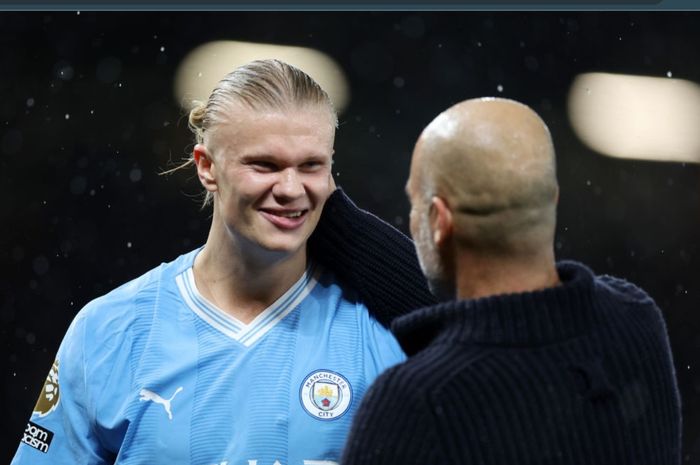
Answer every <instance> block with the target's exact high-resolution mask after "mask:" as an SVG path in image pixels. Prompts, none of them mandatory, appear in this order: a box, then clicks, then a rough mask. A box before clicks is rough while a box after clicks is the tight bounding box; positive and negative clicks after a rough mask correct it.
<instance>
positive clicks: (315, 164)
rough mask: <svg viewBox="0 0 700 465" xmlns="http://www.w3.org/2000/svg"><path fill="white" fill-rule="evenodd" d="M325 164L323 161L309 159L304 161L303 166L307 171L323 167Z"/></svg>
mask: <svg viewBox="0 0 700 465" xmlns="http://www.w3.org/2000/svg"><path fill="white" fill-rule="evenodd" d="M322 166H323V163H321V162H320V161H307V162H306V163H302V165H301V168H302V169H304V170H307V171H313V170H317V169H319V168H321V167H322Z"/></svg>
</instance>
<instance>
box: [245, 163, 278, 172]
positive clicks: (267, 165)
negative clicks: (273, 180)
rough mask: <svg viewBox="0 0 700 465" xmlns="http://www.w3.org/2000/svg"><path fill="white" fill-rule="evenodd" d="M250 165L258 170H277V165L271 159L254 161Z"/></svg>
mask: <svg viewBox="0 0 700 465" xmlns="http://www.w3.org/2000/svg"><path fill="white" fill-rule="evenodd" d="M250 165H252V166H253V168H255V169H256V170H258V171H275V170H276V169H277V166H276V165H275V164H274V163H272V162H269V161H254V162H251V163H250Z"/></svg>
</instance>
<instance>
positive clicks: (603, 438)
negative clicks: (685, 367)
mask: <svg viewBox="0 0 700 465" xmlns="http://www.w3.org/2000/svg"><path fill="white" fill-rule="evenodd" d="M558 271H559V276H560V278H561V280H562V285H561V286H557V287H555V288H550V289H546V290H542V291H537V292H530V293H522V294H510V295H500V296H492V297H488V298H483V299H477V300H467V301H456V302H450V303H444V304H440V305H437V306H433V307H428V308H423V309H420V310H416V311H415V312H412V313H411V314H409V315H407V316H405V317H402V318H399V319H397V320H396V321H395V322H394V325H393V329H394V331H395V333H396V335H397V336H398V338H399V342H400V343H401V345H402V347H403V348H404V350H405V351H406V352H407V354H408V355H409V356H410V358H409V359H408V361H407V362H405V363H403V364H401V365H399V366H396V367H394V368H392V369H390V370H388V371H387V372H385V373H384V374H383V375H381V376H380V377H379V378H378V379H377V381H375V383H374V384H373V385H372V387H371V388H370V390H369V392H368V393H367V394H366V396H365V398H364V400H363V401H362V404H361V407H360V410H359V412H358V413H357V416H356V417H355V422H354V424H353V428H352V431H351V434H350V437H349V440H348V444H347V449H346V451H345V455H344V457H343V465H355V464H363V465H369V464H397V465H399V464H400V465H406V464H459V465H469V464H483V465H491V464H494V465H495V464H498V465H520V464H523V465H524V464H528V465H535V464H538V465H540V464H541V465H545V464H562V465H577V464H581V465H583V464H586V465H594V464H595V465H608V464H609V465H625V464H627V465H677V464H679V463H680V457H681V451H680V444H681V442H680V434H681V418H680V399H679V394H678V389H677V386H676V380H675V374H674V368H673V363H672V359H671V352H670V347H669V343H668V337H667V334H666V327H665V324H664V321H663V318H662V316H661V312H660V311H659V309H658V308H657V307H656V305H655V304H654V302H653V301H652V299H651V298H650V297H649V296H647V295H646V294H645V293H644V292H643V291H642V290H640V289H638V288H637V287H635V286H634V285H632V284H630V283H627V282H625V281H623V280H620V279H616V278H612V277H608V276H602V277H594V276H593V274H592V273H591V271H590V270H589V269H588V268H586V267H585V266H583V265H581V264H578V263H574V262H562V263H560V264H558Z"/></svg>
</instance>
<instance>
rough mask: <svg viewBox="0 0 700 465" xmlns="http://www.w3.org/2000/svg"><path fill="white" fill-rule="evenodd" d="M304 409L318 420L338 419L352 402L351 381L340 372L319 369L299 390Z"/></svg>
mask: <svg viewBox="0 0 700 465" xmlns="http://www.w3.org/2000/svg"><path fill="white" fill-rule="evenodd" d="M299 396H300V397H301V405H302V406H303V407H304V410H306V412H307V413H308V414H309V415H311V416H312V417H314V418H316V419H317V420H337V419H338V418H340V417H342V416H343V415H344V414H345V412H347V411H348V408H349V407H350V403H351V402H352V387H351V386H350V382H349V381H348V380H347V378H345V377H344V376H343V375H341V374H340V373H336V372H334V371H329V370H317V371H314V372H313V373H311V374H310V375H308V376H307V377H306V378H305V379H304V381H303V382H302V383H301V389H300V392H299Z"/></svg>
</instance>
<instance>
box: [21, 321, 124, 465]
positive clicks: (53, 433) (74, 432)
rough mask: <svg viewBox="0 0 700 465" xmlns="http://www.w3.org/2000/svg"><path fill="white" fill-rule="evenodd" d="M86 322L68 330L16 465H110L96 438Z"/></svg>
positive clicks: (32, 418) (35, 410)
mask: <svg viewBox="0 0 700 465" xmlns="http://www.w3.org/2000/svg"><path fill="white" fill-rule="evenodd" d="M84 323H85V321H84V318H81V317H80V316H78V317H77V318H76V320H74V321H73V323H72V324H71V326H70V328H69V329H68V332H67V333H66V335H65V337H64V339H63V342H62V343H61V347H60V348H59V351H58V355H57V356H56V361H55V362H54V365H53V366H52V367H51V370H50V372H49V376H48V377H47V379H46V383H45V384H44V387H43V388H42V390H41V393H40V394H39V400H38V401H37V404H36V406H35V407H34V412H33V413H32V416H31V418H30V420H29V422H28V423H27V426H26V428H25V431H24V432H23V434H22V438H21V442H20V445H19V448H18V449H17V452H16V454H15V457H14V459H13V460H12V465H23V464H27V465H29V464H31V465H37V464H57V463H74V464H91V465H92V464H106V463H111V461H110V460H109V459H108V458H107V457H108V456H109V454H108V453H107V452H106V451H104V450H103V449H102V447H101V446H100V445H99V443H98V440H97V438H96V437H95V434H94V433H93V429H92V424H93V419H92V417H91V416H90V413H89V412H90V410H91V409H90V408H89V406H88V405H87V402H88V395H87V393H86V385H85V371H84V368H85V367H84V353H83V346H84V336H85V335H84V332H85V325H84Z"/></svg>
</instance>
